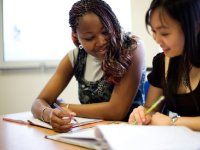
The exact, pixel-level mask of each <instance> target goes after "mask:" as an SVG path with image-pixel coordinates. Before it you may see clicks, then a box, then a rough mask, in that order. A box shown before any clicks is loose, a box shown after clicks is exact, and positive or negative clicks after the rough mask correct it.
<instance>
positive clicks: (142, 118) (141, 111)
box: [128, 106, 151, 125]
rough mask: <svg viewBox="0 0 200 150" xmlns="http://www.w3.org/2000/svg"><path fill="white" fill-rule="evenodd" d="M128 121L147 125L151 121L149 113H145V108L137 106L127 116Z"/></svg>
mask: <svg viewBox="0 0 200 150" xmlns="http://www.w3.org/2000/svg"><path fill="white" fill-rule="evenodd" d="M128 122H129V123H130V124H134V122H136V123H137V124H138V125H143V124H144V125H147V124H149V123H150V122H151V115H150V114H146V108H145V107H143V106H139V107H137V108H135V109H133V111H132V113H131V114H130V116H129V120H128Z"/></svg>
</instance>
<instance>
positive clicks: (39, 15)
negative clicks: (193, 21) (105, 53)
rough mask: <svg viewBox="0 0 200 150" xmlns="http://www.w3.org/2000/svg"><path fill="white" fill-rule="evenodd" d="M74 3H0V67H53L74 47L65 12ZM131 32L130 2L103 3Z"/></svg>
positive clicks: (11, 0)
mask: <svg viewBox="0 0 200 150" xmlns="http://www.w3.org/2000/svg"><path fill="white" fill-rule="evenodd" d="M76 1H77V0H0V3H1V7H0V25H1V26H0V28H1V29H0V31H1V33H2V34H1V35H0V36H1V37H0V67H1V68H24V67H25V68H32V67H41V66H46V67H48V66H49V67H51V66H56V65H57V64H58V62H59V61H60V59H62V57H64V56H65V55H66V53H67V52H68V51H69V50H71V49H73V48H74V47H75V46H74V44H73V43H72V40H71V28H70V27H69V24H68V13H69V10H70V8H71V6H72V5H73V3H74V2H76ZM105 1H106V2H107V3H108V4H109V5H110V6H111V7H112V9H113V11H114V12H115V14H116V15H117V17H118V19H119V21H120V23H121V26H122V27H123V28H124V29H125V30H126V31H131V29H132V23H131V22H132V20H131V0H124V1H123V5H122V4H121V2H120V1H116V0H105Z"/></svg>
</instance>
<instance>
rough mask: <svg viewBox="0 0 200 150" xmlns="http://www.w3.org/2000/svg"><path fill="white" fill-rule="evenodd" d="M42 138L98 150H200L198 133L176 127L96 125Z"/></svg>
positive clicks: (199, 135) (199, 134) (199, 133)
mask: <svg viewBox="0 0 200 150" xmlns="http://www.w3.org/2000/svg"><path fill="white" fill-rule="evenodd" d="M46 138H47V139H52V140H56V141H60V142H64V143H68V144H74V145H78V146H82V147H86V148H90V149H98V150H99V149H104V150H133V149H134V150H147V149H148V150H149V149H150V150H199V149H200V132H194V131H192V130H190V129H189V128H186V127H180V126H134V125H129V124H109V125H97V126H96V127H93V128H88V129H82V130H79V131H75V132H67V133H61V134H56V135H47V136H46Z"/></svg>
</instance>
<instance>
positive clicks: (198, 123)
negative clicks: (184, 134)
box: [151, 112, 200, 131]
mask: <svg viewBox="0 0 200 150" xmlns="http://www.w3.org/2000/svg"><path fill="white" fill-rule="evenodd" d="M151 125H177V126H186V127H188V128H190V129H192V130H196V131H200V116H196V117H184V116H183V117H182V116H181V117H177V118H176V120H175V121H174V122H173V121H172V118H170V117H169V116H166V115H163V114H161V113H158V112H157V113H155V114H154V115H153V116H152V118H151Z"/></svg>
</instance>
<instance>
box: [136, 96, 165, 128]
mask: <svg viewBox="0 0 200 150" xmlns="http://www.w3.org/2000/svg"><path fill="white" fill-rule="evenodd" d="M164 98H165V97H164V96H161V97H159V99H158V100H157V101H156V102H155V103H153V105H151V107H150V108H149V109H147V111H146V112H145V115H147V114H149V113H151V112H152V110H154V109H155V108H156V107H157V106H158V105H159V104H160V102H161V101H163V100H164ZM133 124H134V125H136V124H137V121H134V122H133Z"/></svg>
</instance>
